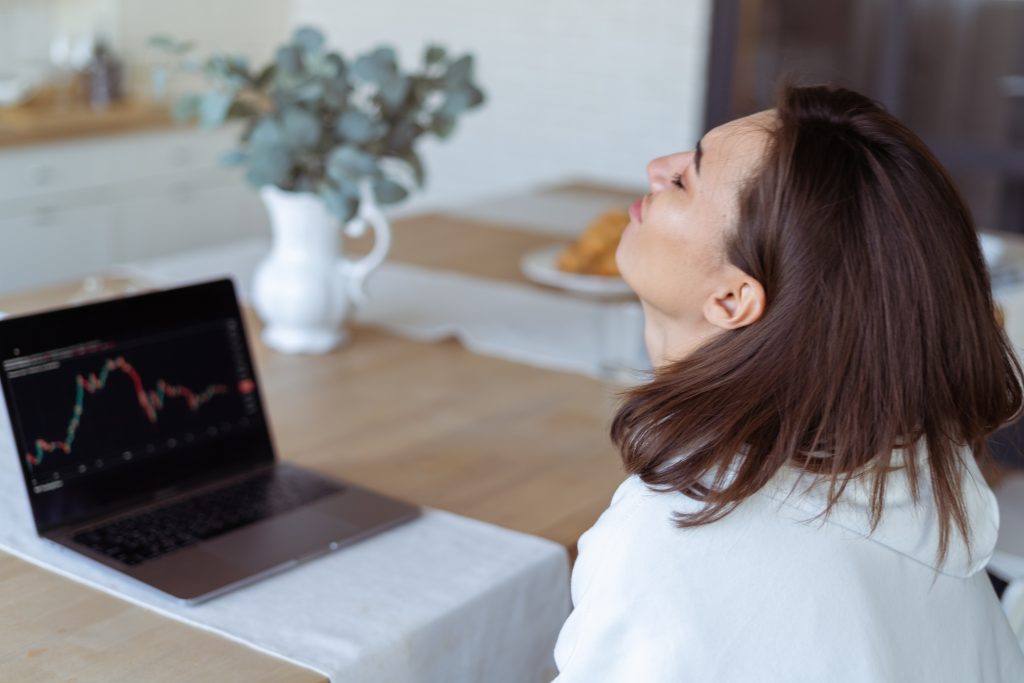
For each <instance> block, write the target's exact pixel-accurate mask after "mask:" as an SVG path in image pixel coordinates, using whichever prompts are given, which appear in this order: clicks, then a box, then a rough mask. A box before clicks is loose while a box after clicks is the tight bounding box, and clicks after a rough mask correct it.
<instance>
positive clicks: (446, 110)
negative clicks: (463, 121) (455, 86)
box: [438, 88, 473, 119]
mask: <svg viewBox="0 0 1024 683" xmlns="http://www.w3.org/2000/svg"><path fill="white" fill-rule="evenodd" d="M472 96H473V93H471V92H470V91H469V89H468V88H462V89H460V90H452V91H449V93H448V95H447V96H446V97H445V99H444V104H442V105H441V108H440V109H439V110H438V111H439V112H440V113H441V114H444V115H445V116H447V117H449V118H453V119H454V118H456V117H457V116H458V115H459V114H461V113H462V112H464V111H466V110H467V109H469V107H470V101H471V98H472Z"/></svg>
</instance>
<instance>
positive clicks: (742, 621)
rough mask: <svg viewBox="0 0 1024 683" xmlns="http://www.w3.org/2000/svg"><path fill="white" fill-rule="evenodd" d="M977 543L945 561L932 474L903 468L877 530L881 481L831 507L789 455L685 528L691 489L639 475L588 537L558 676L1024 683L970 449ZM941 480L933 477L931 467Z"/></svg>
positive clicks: (580, 680)
mask: <svg viewBox="0 0 1024 683" xmlns="http://www.w3.org/2000/svg"><path fill="white" fill-rule="evenodd" d="M964 459H965V462H966V463H967V465H966V467H965V468H964V472H965V485H964V491H965V498H966V503H967V511H968V515H969V519H970V525H971V529H972V533H973V538H972V544H971V547H970V548H968V546H967V544H965V543H964V541H963V539H962V538H961V537H960V535H959V534H958V533H956V532H955V531H954V532H953V535H952V536H951V538H950V546H949V551H948V555H947V559H946V560H945V562H944V563H943V565H942V567H941V569H939V571H936V567H935V553H936V549H937V547H938V525H937V517H936V515H935V508H934V502H933V500H932V493H931V488H930V487H929V486H928V485H927V483H925V482H923V481H922V486H921V501H920V503H919V504H918V505H917V506H915V505H914V504H913V502H912V500H911V497H910V491H909V487H908V486H907V482H906V479H905V477H904V476H903V475H902V471H900V472H897V473H894V474H892V475H890V479H889V481H888V482H887V494H886V503H885V512H884V514H883V517H882V521H881V524H880V525H879V526H878V527H877V528H876V529H875V531H874V533H871V534H870V535H869V530H870V529H869V520H870V518H869V514H868V510H869V501H870V497H869V491H870V490H869V484H870V482H869V481H867V482H859V481H858V482H851V484H850V486H849V487H848V488H847V490H846V492H845V493H844V495H843V498H842V499H841V501H840V502H839V504H838V505H837V506H836V507H835V508H833V511H832V513H831V515H830V516H829V517H828V519H827V520H823V519H822V518H818V519H817V520H814V519H812V518H814V517H815V516H816V515H817V514H818V513H819V512H821V511H822V510H823V509H824V503H825V500H826V492H827V487H826V486H823V485H822V484H821V483H820V481H819V482H814V481H811V480H810V477H809V475H805V476H804V477H803V479H802V480H801V479H799V476H798V472H797V471H796V470H794V469H790V468H785V469H784V470H783V471H781V472H779V475H778V476H776V477H775V479H773V480H772V482H771V483H770V484H769V485H768V486H766V487H765V488H764V489H762V491H760V492H759V493H758V494H756V495H754V496H752V497H751V498H749V499H747V500H746V501H744V502H743V503H742V504H741V505H740V506H739V507H738V508H737V509H736V510H735V511H733V512H732V513H731V514H729V515H728V516H726V517H725V518H723V519H721V520H719V521H717V522H714V523H712V524H709V525H706V526H702V527H697V528H692V529H679V528H678V527H677V526H675V524H674V523H673V521H672V513H673V512H676V511H693V510H696V509H699V505H700V504H699V503H697V502H695V501H693V500H692V499H690V498H688V497H686V496H684V495H682V494H679V493H674V492H671V493H664V492H655V491H652V490H651V489H649V488H648V487H647V486H646V485H645V484H644V483H643V482H642V481H640V479H639V478H637V477H635V476H634V477H630V478H628V479H626V481H624V482H623V483H622V485H621V486H619V488H618V490H617V491H616V492H615V495H614V497H613V498H612V503H611V506H610V507H609V508H608V509H607V510H606V511H605V512H604V513H603V514H602V515H601V517H600V519H598V521H597V523H596V524H595V525H594V526H593V528H591V529H590V530H589V531H587V532H586V533H585V534H584V535H583V536H582V537H581V538H580V542H579V558H578V560H577V562H576V566H575V568H574V569H573V574H572V599H573V604H574V606H575V609H574V611H573V612H572V614H571V615H570V616H569V618H568V620H567V621H566V622H565V625H564V626H563V628H562V632H561V634H560V635H559V638H558V643H557V645H556V648H555V661H556V663H557V665H558V669H559V672H560V674H559V676H558V678H556V679H555V680H556V681H557V683H600V682H604V681H622V682H629V683H632V682H634V681H636V682H643V683H660V682H662V681H665V682H668V681H671V682H672V683H686V682H689V681H699V682H701V683H731V682H733V681H736V682H739V681H743V682H744V683H746V682H749V681H757V682H764V683H770V682H773V681H785V682H786V683H791V682H797V681H807V682H808V683H811V682H813V683H822V682H824V681H827V682H829V683H843V682H846V681H850V682H853V681H858V682H861V681H865V682H867V681H870V682H873V683H877V682H888V681H891V682H893V683H908V682H910V681H927V682H928V683H968V682H971V683H974V682H985V683H996V682H999V683H1024V653H1022V651H1021V649H1020V646H1019V644H1018V642H1017V640H1016V638H1015V636H1014V634H1013V632H1012V630H1011V629H1010V627H1009V624H1008V623H1007V621H1006V617H1005V616H1004V614H1003V612H1002V610H1001V608H1000V606H999V603H998V601H997V599H996V595H995V592H994V591H993V589H992V586H991V584H990V583H989V579H988V577H987V575H986V574H985V572H984V571H983V569H984V567H985V564H986V563H987V561H988V559H989V557H990V556H991V553H992V549H993V546H994V545H995V540H996V532H997V530H998V527H999V512H998V508H997V507H996V502H995V498H994V496H993V495H992V492H991V491H990V490H989V488H988V486H986V485H985V483H984V481H983V479H982V478H981V475H980V473H979V472H978V469H977V466H976V464H975V462H974V458H973V457H971V456H970V454H969V453H968V454H967V456H966V457H965V458H964ZM924 479H927V477H924Z"/></svg>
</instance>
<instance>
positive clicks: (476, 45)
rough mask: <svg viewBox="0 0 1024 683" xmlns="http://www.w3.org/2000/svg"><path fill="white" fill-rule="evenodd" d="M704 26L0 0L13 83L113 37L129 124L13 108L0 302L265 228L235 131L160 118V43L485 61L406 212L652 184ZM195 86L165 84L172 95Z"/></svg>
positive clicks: (45, 73)
mask: <svg viewBox="0 0 1024 683" xmlns="http://www.w3.org/2000/svg"><path fill="white" fill-rule="evenodd" d="M710 21H711V19H710V4H709V3H707V2H704V1H701V2H687V3H671V2H667V1H658V2H651V3H647V4H646V5H643V6H640V7H635V6H632V5H627V4H626V3H621V2H612V1H608V0H604V1H601V2H593V1H586V2H585V1H583V0H574V1H571V2H559V3H548V2H543V1H541V0H527V1H526V2H521V3H514V4H513V3H499V4H488V5H486V6H485V5H482V4H480V3H472V2H465V1H460V0H448V1H445V2H432V3H412V2H407V1H403V0H383V1H379V2H373V3H362V2H359V3H357V2H336V1H327V0H183V1H182V2H177V3H166V2H158V1H157V0H0V83H3V84H4V85H5V87H2V88H0V89H3V90H6V91H15V90H17V87H16V85H15V84H16V83H24V84H27V86H28V91H27V92H31V89H32V88H37V87H38V86H40V85H43V86H54V85H56V84H57V83H59V82H60V81H61V79H63V78H65V77H66V72H68V71H81V70H83V69H85V68H87V66H88V62H89V59H90V54H91V52H92V47H91V46H92V45H94V44H96V43H98V42H103V43H104V44H106V45H109V46H110V50H111V52H112V54H113V55H114V57H115V58H116V59H117V60H118V61H119V62H120V64H121V65H122V67H123V80H124V97H125V102H126V103H127V104H125V105H122V107H120V108H119V107H112V108H111V109H110V110H109V112H108V114H109V115H110V118H111V119H114V118H119V119H120V120H118V121H111V124H112V125H110V126H98V124H97V123H96V121H95V119H96V118H97V116H94V115H91V116H88V117H84V118H87V119H88V120H85V121H78V122H76V121H74V120H61V121H56V120H54V121H52V124H53V125H51V126H48V128H49V129H47V126H45V125H44V123H45V122H44V121H43V118H45V117H46V116H50V118H52V119H58V118H61V117H60V116H58V115H56V114H54V113H52V112H50V111H46V110H45V109H46V108H45V107H44V105H43V104H42V103H36V104H33V102H32V101H29V102H27V103H25V104H23V105H21V106H20V107H13V108H12V107H11V105H14V104H16V101H17V100H16V98H14V97H8V98H6V99H7V102H8V108H7V110H6V115H4V113H3V111H2V110H0V240H2V242H3V244H4V248H3V249H2V250H0V291H12V290H17V289H23V288H27V287H32V286H35V285H39V284H42V283H44V282H51V281H55V280H67V279H70V278H74V277H78V276H80V275H82V274H85V273H88V272H93V271H95V270H97V269H98V268H101V267H102V266H104V265H105V264H107V263H111V262H119V261H124V260H132V259H139V258H146V257H151V256H155V255H159V254H163V253H169V252H172V251H174V250H184V249H189V248H192V247H196V246H200V245H204V244H211V243H214V242H218V241H228V240H232V239H237V238H239V237H243V236H251V235H254V234H269V233H268V231H269V228H268V226H267V220H266V218H265V215H264V214H265V211H264V209H263V207H262V205H261V204H260V201H259V198H258V196H257V195H256V193H255V192H253V191H252V190H251V189H250V188H248V187H246V186H245V184H244V183H243V182H242V181H241V179H240V177H239V174H238V173H237V171H234V170H231V169H221V168H218V167H217V159H218V157H219V156H220V154H221V153H222V152H223V150H224V149H227V148H228V147H229V146H230V145H231V142H232V141H233V139H234V137H235V135H236V132H237V131H233V130H230V129H228V130H218V131H205V130H198V129H195V128H189V129H181V128H176V127H175V126H174V125H172V123H171V121H170V119H169V117H167V116H162V115H161V114H160V112H158V111H157V112H154V111H153V110H152V109H150V108H149V106H148V105H149V104H150V103H151V102H152V100H153V99H154V97H155V95H154V92H153V82H152V81H153V78H152V76H153V72H154V69H158V68H160V66H161V59H164V58H163V57H162V56H161V55H160V54H158V53H157V52H156V51H154V50H152V49H151V48H149V47H147V45H146V42H147V40H148V39H149V38H150V37H151V36H152V35H154V34H157V33H162V34H169V35H172V36H174V37H176V38H179V39H190V40H194V41H195V42H196V49H197V51H199V52H202V53H209V52H227V53H238V54H243V55H246V56H248V57H250V59H251V60H252V61H253V63H255V64H261V63H263V62H265V61H266V60H269V59H272V58H273V55H274V50H275V49H276V48H277V46H278V45H280V44H281V43H282V42H284V41H285V40H286V39H287V38H288V37H289V36H290V34H291V33H292V31H293V29H294V28H295V27H296V26H302V25H311V26H316V27H317V28H319V29H320V30H322V31H323V32H324V33H325V35H326V37H327V41H328V45H329V46H330V47H331V48H333V49H337V50H339V51H340V52H341V53H342V54H343V55H345V56H349V55H353V54H356V53H358V52H363V51H365V50H367V49H368V48H371V47H373V46H374V45H377V44H381V43H387V44H389V45H393V46H394V47H395V48H396V50H397V52H398V56H399V59H400V62H401V64H402V65H403V66H405V67H409V66H413V65H415V64H416V63H418V61H419V59H420V55H421V52H422V50H423V48H424V46H425V45H426V44H427V43H428V42H435V41H436V42H440V43H443V44H445V45H446V46H448V47H449V48H450V49H451V50H452V51H454V52H472V53H473V54H474V57H475V62H476V66H475V70H476V75H477V80H478V82H479V83H481V85H482V86H483V88H484V89H485V90H486V92H487V94H488V101H487V103H486V105H485V106H484V108H483V109H481V111H480V112H476V113H474V115H472V116H468V117H466V118H465V120H464V121H461V122H460V125H459V129H458V131H457V134H455V135H454V136H453V137H452V139H450V140H447V141H444V142H443V143H441V142H438V141H435V140H426V141H424V143H423V147H422V156H423V159H424V163H425V165H426V166H427V167H428V169H429V176H428V184H427V187H426V190H425V191H424V192H421V193H419V194H416V195H414V196H413V197H412V198H411V199H410V201H408V202H406V203H404V204H402V205H401V206H399V207H397V208H396V209H394V210H393V211H392V213H395V214H402V213H408V212H417V211H420V210H423V209H425V208H427V207H431V206H439V205H453V204H460V203H465V202H470V201H473V200H475V199H478V198H481V197H486V196H490V195H495V194H507V193H508V192H509V191H515V190H518V189H522V188H526V187H533V186H537V185H542V184H544V183H547V182H551V181H555V180H564V179H565V178H568V177H582V178H590V179H594V180H599V181H606V182H611V183H614V184H620V185H626V186H630V187H635V188H640V187H642V185H643V182H644V167H645V165H646V162H647V160H648V159H650V158H651V157H652V156H656V155H658V154H662V153H665V152H667V151H670V150H675V149H680V148H686V147H689V146H692V145H693V144H694V142H695V141H696V139H697V138H698V136H699V135H700V132H701V127H702V118H703V102H704V90H705V71H706V55H707V51H708V45H709V42H708V41H709V27H710ZM69 44H70V46H69ZM188 85H189V83H188V82H187V81H183V82H176V81H175V80H174V79H173V78H172V79H171V82H170V83H169V89H170V90H171V91H174V90H176V89H177V90H180V89H183V88H187V87H188ZM9 94H10V95H13V94H14V93H13V92H10V93H9ZM26 94H27V93H26ZM53 107H54V108H58V107H59V104H58V103H54V105H53ZM125 108H127V109H133V110H134V113H135V116H134V117H131V116H128V115H127V113H126V112H124V111H122V109H125ZM26 112H27V113H26ZM115 114H116V115H115ZM63 118H64V119H68V118H70V117H63ZM59 124H60V125H59ZM118 124H120V125H118ZM97 127H102V128H103V130H102V131H97V130H95V128H97ZM623 208H624V207H623Z"/></svg>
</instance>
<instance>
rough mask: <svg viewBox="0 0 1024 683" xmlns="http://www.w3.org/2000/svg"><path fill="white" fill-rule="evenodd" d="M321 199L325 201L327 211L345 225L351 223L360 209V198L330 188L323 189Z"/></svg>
mask: <svg viewBox="0 0 1024 683" xmlns="http://www.w3.org/2000/svg"><path fill="white" fill-rule="evenodd" d="M320 197H321V198H322V199H323V200H324V206H326V207H327V210H328V211H330V212H331V213H332V214H334V215H335V216H337V217H338V218H339V219H340V220H341V221H342V222H345V223H347V222H348V221H350V220H351V219H352V217H353V216H355V215H356V211H357V210H358V209H359V197H358V196H352V195H351V194H349V193H347V192H343V191H339V190H337V189H335V188H332V187H330V186H326V187H321V189H320Z"/></svg>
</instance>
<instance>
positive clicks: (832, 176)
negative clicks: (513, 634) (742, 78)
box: [611, 85, 1022, 561]
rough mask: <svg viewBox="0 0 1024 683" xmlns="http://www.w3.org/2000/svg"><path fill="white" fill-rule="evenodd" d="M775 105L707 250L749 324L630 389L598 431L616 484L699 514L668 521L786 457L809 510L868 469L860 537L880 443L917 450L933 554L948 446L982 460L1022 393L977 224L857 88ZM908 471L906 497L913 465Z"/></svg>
mask: <svg viewBox="0 0 1024 683" xmlns="http://www.w3.org/2000/svg"><path fill="white" fill-rule="evenodd" d="M776 113H777V120H776V125H775V127H773V128H771V129H770V130H769V131H768V135H769V140H770V141H769V144H768V148H767V152H766V155H765V157H764V159H763V161H762V166H761V167H760V169H759V170H758V172H757V173H756V174H755V176H754V177H753V178H751V180H750V181H749V183H748V185H746V186H745V188H744V190H743V192H742V193H741V195H740V213H739V221H738V224H737V225H736V227H735V228H734V229H733V230H732V231H730V233H729V234H728V236H727V237H726V243H725V244H724V245H723V246H724V250H725V254H726V255H727V258H728V259H729V261H730V262H731V263H732V264H734V265H735V266H737V267H739V268H740V269H742V270H743V271H744V272H746V273H747V274H748V275H750V276H752V277H754V278H756V279H757V280H758V281H759V282H760V283H761V285H762V286H763V287H764V291H765V295H766V300H767V306H766V308H765V311H764V314H763V315H762V317H761V318H760V320H758V321H757V322H755V323H753V324H751V325H749V326H746V327H742V328H739V329H735V330H728V331H723V332H722V333H720V334H719V335H718V336H716V337H714V338H713V339H711V340H710V341H708V342H706V343H705V344H704V345H703V346H701V347H700V348H698V349H697V350H695V351H694V352H692V353H691V354H690V355H688V356H686V357H685V358H682V359H680V360H676V361H673V362H670V363H668V364H666V365H665V366H663V367H660V368H657V369H656V370H655V373H654V376H653V378H652V380H651V381H650V382H649V383H646V384H644V385H642V386H639V387H637V388H635V389H633V390H631V391H629V392H627V393H626V395H625V397H624V401H623V403H622V405H621V407H620V409H619V411H618V413H617V415H616V416H615V419H614V421H613V423H612V428H611V435H612V439H613V441H614V442H615V443H616V444H617V445H618V447H619V448H620V450H621V453H622V458H623V460H624V462H625V466H626V469H627V470H628V471H629V472H630V473H631V474H637V475H639V476H640V477H641V478H642V479H643V480H644V481H645V482H646V483H647V484H648V485H650V486H652V487H655V488H659V489H663V490H675V491H680V492H682V493H684V494H686V495H688V496H690V497H691V498H694V499H696V500H699V501H701V502H702V503H703V505H702V508H701V509H700V510H699V511H697V512H694V513H689V514H684V513H678V514H677V519H676V522H677V523H678V524H679V525H680V526H682V527H691V526H698V525H702V524H707V523H710V522H714V521H716V520H718V519H720V518H722V517H723V516H725V515H726V514H728V513H729V512H731V511H732V510H733V509H734V508H735V507H736V506H737V505H738V504H739V503H740V502H742V501H743V500H744V499H746V498H747V497H748V496H751V495H752V494H754V493H755V492H756V491H758V490H759V489H761V488H762V487H763V486H764V485H765V484H766V483H767V482H768V481H769V480H770V479H771V478H772V477H773V476H774V475H775V474H776V473H777V472H778V471H779V470H780V468H782V467H783V466H784V465H787V464H788V465H793V466H796V467H798V468H801V469H803V470H805V471H807V472H810V473H812V474H815V475H823V476H826V477H828V480H829V492H828V502H827V508H826V511H825V514H827V513H828V512H829V511H831V509H832V507H833V505H834V504H835V503H836V501H837V500H838V499H839V497H840V496H841V495H842V493H843V491H844V489H845V487H846V486H847V484H848V483H849V482H850V481H851V479H852V478H853V477H861V476H866V477H870V479H869V481H870V486H871V489H870V490H871V520H870V521H871V525H872V528H875V526H877V524H878V522H879V520H880V519H881V516H882V513H883V509H882V508H883V501H884V500H885V488H886V475H887V474H888V472H890V471H891V468H892V467H893V466H894V464H893V451H894V449H901V448H906V449H910V452H911V453H914V454H916V453H917V450H916V449H917V447H918V446H919V445H923V446H924V448H925V450H926V451H927V453H926V458H927V460H926V461H927V470H928V472H927V475H928V476H929V477H930V483H931V490H932V493H933V495H934V498H935V503H936V506H937V508H938V514H939V517H940V519H939V529H940V542H939V549H938V556H939V557H938V558H937V559H938V560H939V561H941V560H942V559H944V558H945V555H946V551H947V549H948V545H949V539H950V533H951V530H952V525H955V527H956V529H957V530H958V531H959V532H960V534H961V535H962V537H963V538H964V540H965V541H967V542H969V537H970V534H969V529H968V520H967V512H966V509H965V505H964V499H963V493H962V490H961V477H962V472H963V468H962V463H961V461H960V457H961V456H960V451H961V450H962V448H963V447H967V448H969V449H970V450H971V451H972V452H973V454H974V456H975V457H982V456H983V455H985V454H987V446H986V436H987V435H988V434H990V433H991V432H993V431H994V430H996V429H997V428H998V427H1000V426H1001V425H1003V424H1005V423H1006V422H1008V421H1010V420H1012V419H1014V418H1016V417H1017V416H1018V415H1019V413H1020V410H1021V402H1022V388H1021V381H1022V373H1021V366H1020V363H1019V362H1018V360H1017V357H1016V355H1015V353H1014V351H1013V348H1012V346H1011V345H1010V343H1009V342H1008V340H1007V338H1006V335H1005V333H1004V331H1003V329H1002V328H1001V326H1000V325H999V324H998V323H997V322H996V320H995V317H994V315H993V301H992V294H991V288H990V283H989V276H988V271H987V269H986V267H985V263H984V261H983V260H982V256H981V251H980V249H979V245H978V236H977V233H976V231H975V227H974V224H973V221H972V219H971V216H970V213H969V211H968V209H967V207H966V205H965V204H964V201H963V199H962V198H961V197H960V195H959V193H958V192H957V190H956V188H955V187H954V185H953V183H952V181H951V180H950V178H949V176H948V175H947V174H946V172H945V171H944V170H943V168H942V166H941V165H940V164H939V162H938V161H937V160H936V159H935V157H934V156H933V155H932V154H931V152H930V151H929V150H928V148H927V147H926V146H925V144H924V143H923V142H922V141H921V140H920V139H919V138H918V137H917V136H916V135H915V134H914V133H912V132H911V131H910V130H909V129H908V128H907V127H906V126H904V125H903V124H902V123H900V122H899V121H898V120H896V118H894V117H893V116H892V115H890V114H889V113H887V112H886V111H884V110H883V109H882V108H881V107H880V106H879V105H877V104H876V103H875V102H873V101H871V100H870V99H868V98H866V97H864V96H863V95H860V94H857V93H855V92H851V91H849V90H845V89H841V88H830V87H825V86H814V87H795V86H791V85H787V86H784V87H783V88H782V89H781V90H780V95H779V98H778V103H777V105H776ZM905 467H906V468H907V472H906V474H907V477H908V480H909V482H910V488H911V492H912V494H913V496H914V499H915V500H918V499H919V492H920V481H921V477H922V476H924V474H925V473H923V472H921V468H920V467H919V466H918V459H917V458H916V457H908V458H906V459H905ZM730 471H731V473H732V474H734V476H732V477H729V476H727V475H729V474H730Z"/></svg>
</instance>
